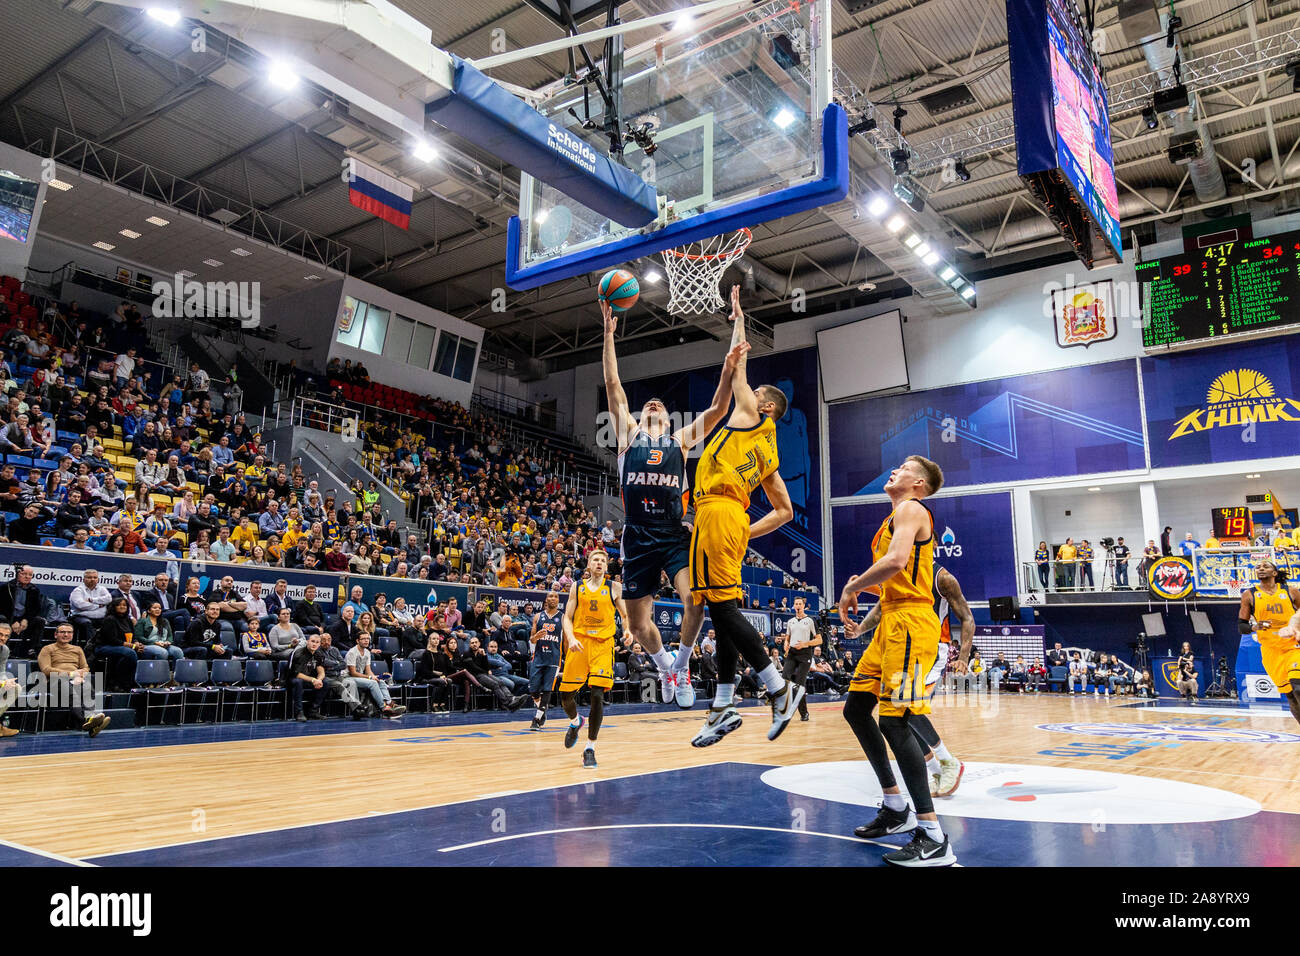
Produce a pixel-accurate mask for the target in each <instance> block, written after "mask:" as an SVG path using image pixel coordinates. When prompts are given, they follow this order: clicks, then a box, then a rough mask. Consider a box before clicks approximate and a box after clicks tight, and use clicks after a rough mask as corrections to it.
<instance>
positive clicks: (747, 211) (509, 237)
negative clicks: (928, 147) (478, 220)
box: [506, 103, 849, 291]
mask: <svg viewBox="0 0 1300 956" xmlns="http://www.w3.org/2000/svg"><path fill="white" fill-rule="evenodd" d="M848 192H849V126H848V117H847V115H846V114H845V112H844V109H843V108H842V107H841V106H839V105H838V104H836V103H831V104H830V105H829V106H827V107H826V110H825V112H824V113H823V114H822V178H821V179H817V180H813V181H812V182H806V183H800V184H799V185H797V186H790V187H789V188H787V189H781V190H778V191H776V192H773V193H768V194H767V195H765V196H757V197H755V198H753V199H747V200H745V201H744V202H740V203H736V204H735V205H731V206H726V207H724V208H722V209H714V210H712V211H710V212H706V213H701V214H700V215H698V216H692V217H691V218H689V219H679V220H678V221H676V222H673V223H669V224H668V225H667V226H664V228H662V229H659V230H657V231H655V232H652V233H649V234H647V235H640V234H637V235H631V236H627V237H625V238H623V239H619V240H618V241H616V242H611V243H608V244H607V245H603V246H595V247H592V248H590V249H583V250H581V251H579V252H575V253H573V254H571V255H568V256H561V257H559V258H556V259H552V260H550V261H548V262H539V263H537V264H536V265H532V266H528V267H527V268H525V269H520V268H519V243H520V238H521V236H520V222H519V217H518V216H511V217H510V224H509V227H508V228H507V231H506V285H508V286H510V288H512V289H517V290H519V291H523V290H525V289H535V288H537V287H538V286H542V285H546V284H547V283H548V282H556V281H558V280H560V279H567V278H570V277H572V276H576V275H581V274H583V273H584V272H595V271H596V270H597V269H603V268H605V267H606V266H612V265H617V264H618V263H620V262H627V261H628V260H629V259H636V258H638V257H640V256H645V255H649V254H651V253H654V252H659V251H660V250H663V249H668V248H671V247H674V246H681V245H685V244H686V243H688V242H695V241H696V240H698V239H706V238H708V237H709V236H717V235H721V234H722V233H724V232H733V231H735V230H737V229H740V228H741V227H743V226H752V225H754V224H756V223H760V222H767V221H769V220H772V219H780V218H782V217H783V216H791V215H794V214H795V213H798V212H803V211H805V210H807V209H815V208H817V207H819V206H825V205H828V204H829V203H835V202H839V201H840V200H841V199H843V198H844V197H845V196H847V195H848ZM584 204H585V205H590V204H588V203H584Z"/></svg>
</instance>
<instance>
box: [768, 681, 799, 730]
mask: <svg viewBox="0 0 1300 956" xmlns="http://www.w3.org/2000/svg"><path fill="white" fill-rule="evenodd" d="M804 693H805V691H804V689H803V688H802V687H800V686H799V685H798V684H795V683H791V682H790V681H786V682H785V687H784V688H783V689H782V691H781V693H779V694H777V695H776V696H775V697H773V698H772V726H771V727H769V728H768V729H767V739H768V740H776V738H777V737H780V736H781V732H782V731H784V730H785V728H786V726H787V725H788V724H789V723H790V720H791V718H792V717H794V715H795V712H796V711H797V710H798V709H799V701H801V700H803V698H804Z"/></svg>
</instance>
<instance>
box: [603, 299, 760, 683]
mask: <svg viewBox="0 0 1300 956" xmlns="http://www.w3.org/2000/svg"><path fill="white" fill-rule="evenodd" d="M600 311H601V314H602V315H603V316H604V317H605V345H604V351H603V353H602V364H603V365H604V369H605V396H606V398H607V399H608V401H609V411H610V414H611V415H612V416H613V419H614V431H615V433H616V435H617V436H618V478H619V487H620V493H621V494H622V498H623V515H624V520H623V538H622V544H621V549H622V559H623V591H624V597H625V599H626V601H627V609H628V613H629V614H630V615H631V618H630V620H629V622H628V630H629V631H630V632H631V633H632V634H633V635H634V636H635V637H636V639H637V640H638V641H640V642H641V646H642V647H644V648H645V650H646V653H647V654H649V655H650V658H651V659H652V660H653V661H654V662H655V666H656V667H657V668H659V682H660V687H661V689H662V691H663V698H664V700H665V701H670V700H674V699H676V701H677V705H678V706H679V707H683V708H689V707H691V706H693V705H694V703H695V688H694V687H692V686H691V678H690V671H689V667H690V660H691V648H692V647H693V646H694V644H695V639H696V638H697V637H698V636H699V633H700V624H702V623H703V621H704V609H703V608H700V607H696V606H695V605H694V604H693V603H692V602H691V583H690V575H689V574H688V572H687V557H686V549H687V546H688V545H689V544H690V533H689V532H688V531H687V529H686V527H685V526H684V525H683V524H682V521H683V518H684V517H685V502H686V496H687V495H689V494H690V490H689V486H688V484H687V480H686V456H687V453H688V452H689V451H690V450H691V449H692V448H694V447H695V446H696V445H698V444H699V443H700V442H702V441H703V440H704V439H705V438H707V437H708V435H709V432H711V431H713V429H714V427H715V426H716V425H717V424H718V422H720V421H722V418H723V416H724V415H726V414H727V409H728V408H729V407H730V405H731V380H732V376H733V374H734V373H735V370H736V363H737V362H738V361H739V360H740V356H741V355H743V354H744V351H745V350H746V349H748V347H749V346H748V345H747V344H744V343H742V344H741V345H739V346H733V348H732V349H731V351H730V352H728V353H727V358H726V361H725V362H723V365H722V376H721V379H720V380H719V382H718V390H717V392H716V393H715V394H714V396H713V404H712V405H710V406H709V407H708V408H706V409H705V410H704V411H703V412H701V413H700V414H699V416H697V417H696V418H695V420H694V421H693V422H691V423H690V424H689V425H685V426H683V427H681V428H679V429H677V431H675V432H669V430H668V429H669V418H668V409H667V408H665V407H664V403H663V402H662V401H660V400H659V399H657V398H652V399H650V400H649V401H647V402H646V403H645V405H644V406H642V408H641V421H640V423H639V424H638V423H637V421H636V419H634V418H633V417H632V414H631V411H630V410H629V409H628V405H627V393H626V392H624V391H623V385H622V383H621V382H620V381H619V378H618V359H617V357H616V356H615V354H614V331H615V329H616V328H617V326H618V317H617V316H616V315H615V314H614V312H613V310H612V309H611V308H610V305H609V303H608V302H606V301H605V300H604V299H601V300H600ZM663 572H667V574H668V580H670V581H671V582H672V583H673V586H674V587H675V588H676V589H677V595H678V597H680V598H681V600H682V605H683V611H682V627H681V646H680V648H679V650H678V653H677V657H676V659H674V658H673V655H672V654H671V653H669V651H668V650H667V648H665V647H664V644H663V637H662V635H661V634H660V633H659V628H658V627H657V626H656V625H655V620H654V596H655V594H656V592H658V590H659V576H660V574H661V573H663Z"/></svg>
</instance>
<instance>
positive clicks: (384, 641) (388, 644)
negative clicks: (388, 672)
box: [377, 635, 402, 670]
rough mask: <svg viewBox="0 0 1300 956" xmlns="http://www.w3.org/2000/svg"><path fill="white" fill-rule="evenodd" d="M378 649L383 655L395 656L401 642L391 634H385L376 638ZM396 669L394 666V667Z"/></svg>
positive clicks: (400, 646)
mask: <svg viewBox="0 0 1300 956" xmlns="http://www.w3.org/2000/svg"><path fill="white" fill-rule="evenodd" d="M377 643H378V648H377V649H378V651H379V653H381V654H383V655H384V656H385V657H396V656H397V654H398V652H399V651H400V650H401V649H402V642H401V641H399V640H398V639H397V638H395V637H393V636H392V635H386V636H383V637H380V638H379V639H378V642H377ZM394 670H396V668H394Z"/></svg>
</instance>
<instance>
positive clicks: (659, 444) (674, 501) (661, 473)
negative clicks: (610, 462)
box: [618, 429, 690, 527]
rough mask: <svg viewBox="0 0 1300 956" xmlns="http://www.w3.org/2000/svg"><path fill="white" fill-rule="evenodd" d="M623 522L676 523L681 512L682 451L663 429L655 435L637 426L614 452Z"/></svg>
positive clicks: (684, 489)
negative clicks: (616, 461)
mask: <svg viewBox="0 0 1300 956" xmlns="http://www.w3.org/2000/svg"><path fill="white" fill-rule="evenodd" d="M618 475H619V487H620V489H621V490H622V495H623V516H624V523H625V524H631V525H665V526H669V527H680V526H681V523H682V516H683V515H684V514H685V510H686V509H685V504H686V496H687V495H688V494H690V490H689V489H688V487H687V485H686V455H685V454H684V453H683V452H682V446H681V443H680V442H678V441H677V439H676V438H674V437H673V436H672V434H671V433H665V434H663V435H660V436H659V437H658V438H653V437H651V436H650V435H649V434H648V433H647V432H645V431H643V430H641V429H638V430H637V433H636V434H635V435H633V436H632V442H631V444H629V445H628V446H627V447H626V448H625V449H623V451H622V453H621V454H620V455H619V456H618Z"/></svg>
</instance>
